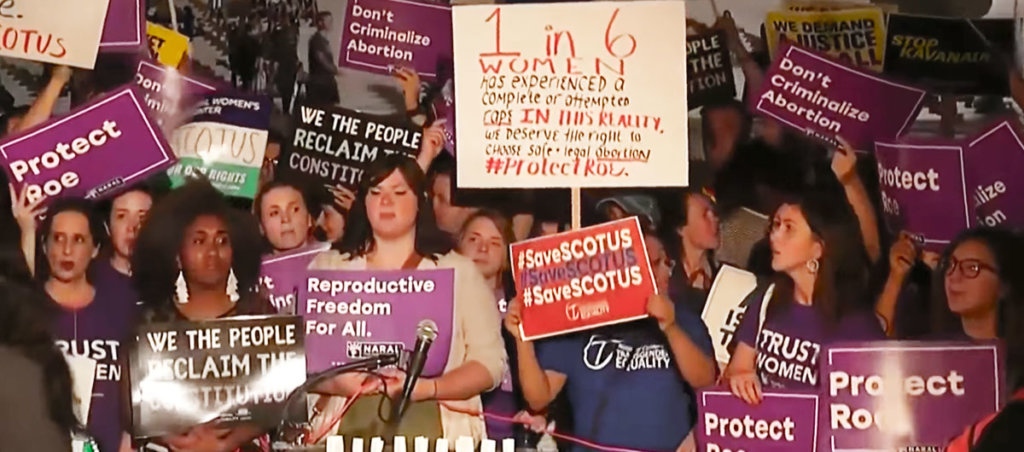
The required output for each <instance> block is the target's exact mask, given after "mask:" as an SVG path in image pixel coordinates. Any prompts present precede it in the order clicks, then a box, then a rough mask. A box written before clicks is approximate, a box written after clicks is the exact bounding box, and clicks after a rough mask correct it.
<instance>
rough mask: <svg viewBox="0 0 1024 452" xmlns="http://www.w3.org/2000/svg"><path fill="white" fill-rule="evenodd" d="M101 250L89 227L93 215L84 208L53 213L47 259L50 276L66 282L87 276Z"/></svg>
mask: <svg viewBox="0 0 1024 452" xmlns="http://www.w3.org/2000/svg"><path fill="white" fill-rule="evenodd" d="M98 253H99V248H97V247H96V242H95V239H94V237H93V236H92V232H91V231H90V230H89V219H88V218H87V217H86V216H85V215H84V214H82V213H81V212H73V211H64V212H61V213H58V214H57V216H55V217H53V223H52V224H51V226H50V234H49V235H48V236H47V237H46V261H47V263H49V264H50V277H51V278H53V279H56V280H58V281H62V282H71V281H76V280H79V279H81V278H84V277H85V271H86V269H88V268H89V262H90V261H92V260H93V259H94V258H95V257H96V255H97V254H98Z"/></svg>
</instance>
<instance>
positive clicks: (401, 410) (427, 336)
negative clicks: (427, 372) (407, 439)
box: [389, 319, 437, 426]
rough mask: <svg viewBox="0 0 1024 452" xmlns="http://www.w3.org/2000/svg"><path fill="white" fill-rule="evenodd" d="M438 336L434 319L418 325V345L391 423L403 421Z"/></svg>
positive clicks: (406, 372)
mask: <svg viewBox="0 0 1024 452" xmlns="http://www.w3.org/2000/svg"><path fill="white" fill-rule="evenodd" d="M436 338H437V323H434V321H433V320H430V319H423V320H420V323H419V324H417V325H416V345H415V346H414V347H413V350H412V355H411V356H410V357H409V366H408V367H407V368H406V371H405V386H403V387H402V396H401V397H399V398H398V400H395V402H394V404H393V405H392V409H391V416H390V418H389V424H391V425H393V426H397V425H398V424H399V423H400V422H401V421H402V415H403V414H405V410H406V408H408V406H409V402H410V401H411V399H412V390H413V388H415V387H416V381H417V380H419V379H420V374H422V373H423V365H424V364H425V363H426V362H427V351H429V350H430V346H431V345H432V344H433V343H434V339H436Z"/></svg>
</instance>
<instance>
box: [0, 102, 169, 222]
mask: <svg viewBox="0 0 1024 452" xmlns="http://www.w3.org/2000/svg"><path fill="white" fill-rule="evenodd" d="M145 108H146V107H145V106H144V105H143V103H142V98H141V96H140V95H139V93H137V92H136V91H135V90H134V88H133V87H130V86H125V87H121V88H119V89H117V90H114V91H113V92H111V93H110V94H108V95H106V96H104V97H102V98H100V99H97V100H95V101H93V102H91V103H89V104H87V105H85V106H82V107H80V108H78V109H76V110H74V111H72V112H71V113H70V114H68V115H66V116H63V117H60V118H58V119H55V120H51V121H49V122H47V123H45V124H42V125H40V126H38V127H34V128H32V129H29V130H28V131H26V132H24V133H21V134H19V135H17V136H15V137H13V138H11V139H8V140H6V141H4V142H3V143H0V160H2V161H3V165H4V170H6V171H7V174H8V176H10V181H11V184H12V185H13V186H14V188H15V189H16V190H21V187H23V186H27V187H28V188H27V190H28V191H27V194H28V198H29V199H30V200H36V199H40V198H47V199H46V200H45V201H44V204H48V203H49V202H50V201H52V200H54V199H56V198H62V197H68V196H83V197H86V198H90V199H94V198H104V197H108V196H112V195H113V194H115V193H117V192H118V191H119V190H121V189H124V188H127V187H129V186H131V185H132V184H133V183H135V181H137V180H142V179H145V178H146V177H148V176H150V175H151V174H154V173H157V172H159V171H163V170H164V169H166V168H168V167H170V166H171V165H173V164H174V163H175V158H174V153H173V152H172V151H171V147H170V146H169V145H168V144H167V141H166V140H165V139H164V136H163V134H161V133H160V131H159V130H158V129H157V125H156V124H154V123H153V122H151V121H150V119H149V117H148V116H147V115H146V112H145Z"/></svg>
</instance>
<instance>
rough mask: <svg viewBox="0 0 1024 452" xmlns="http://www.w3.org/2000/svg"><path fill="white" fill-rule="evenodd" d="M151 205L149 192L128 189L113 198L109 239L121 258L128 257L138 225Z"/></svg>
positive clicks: (133, 244) (130, 253)
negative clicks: (128, 190)
mask: <svg viewBox="0 0 1024 452" xmlns="http://www.w3.org/2000/svg"><path fill="white" fill-rule="evenodd" d="M151 207H153V198H152V197H151V196H150V195H149V193H145V192H141V191H130V192H128V193H125V194H123V195H121V196H118V197H117V198H114V203H113V207H112V208H111V211H110V241H111V242H113V244H114V252H115V253H117V255H118V256H121V257H123V258H126V259H127V258H130V257H131V256H132V250H134V249H135V239H136V238H137V237H138V235H139V226H141V225H142V221H143V220H145V219H146V215H148V214H149V209H150V208H151Z"/></svg>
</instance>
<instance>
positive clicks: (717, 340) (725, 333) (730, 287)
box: [700, 265, 757, 370]
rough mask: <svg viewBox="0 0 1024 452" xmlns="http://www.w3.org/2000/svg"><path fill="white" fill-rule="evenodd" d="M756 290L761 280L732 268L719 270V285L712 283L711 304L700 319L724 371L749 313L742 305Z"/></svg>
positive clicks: (716, 280) (717, 279) (716, 359)
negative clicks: (742, 322) (734, 338)
mask: <svg viewBox="0 0 1024 452" xmlns="http://www.w3.org/2000/svg"><path fill="white" fill-rule="evenodd" d="M756 287H757V277H755V276H754V274H753V273H750V272H748V271H746V270H740V269H738V268H736V267H733V266H729V265H723V266H722V268H721V269H719V270H718V275H717V276H715V282H714V283H713V284H711V291H710V292H708V301H707V303H705V304H704V312H703V313H701V316H700V317H701V319H703V320H704V324H705V325H707V327H708V333H709V334H710V335H711V345H713V346H714V348H715V361H717V362H718V368H719V369H720V370H724V369H725V365H726V364H729V357H730V356H731V353H729V343H730V342H732V339H733V337H734V336H735V335H736V330H737V329H739V326H740V320H743V315H744V314H745V313H746V311H747V306H746V305H744V304H742V303H743V301H744V300H745V299H746V298H747V295H750V293H751V292H753V291H754V288H756ZM755 314H756V313H755Z"/></svg>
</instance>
